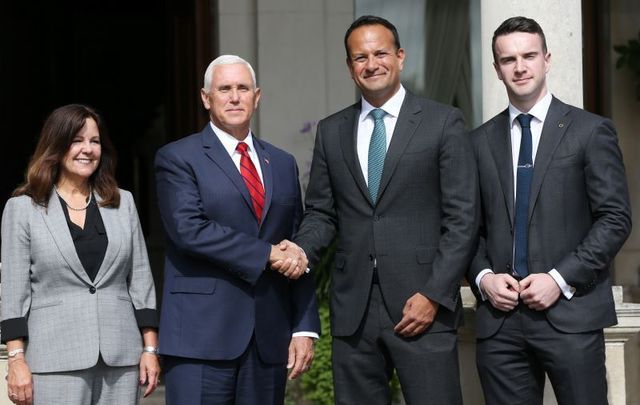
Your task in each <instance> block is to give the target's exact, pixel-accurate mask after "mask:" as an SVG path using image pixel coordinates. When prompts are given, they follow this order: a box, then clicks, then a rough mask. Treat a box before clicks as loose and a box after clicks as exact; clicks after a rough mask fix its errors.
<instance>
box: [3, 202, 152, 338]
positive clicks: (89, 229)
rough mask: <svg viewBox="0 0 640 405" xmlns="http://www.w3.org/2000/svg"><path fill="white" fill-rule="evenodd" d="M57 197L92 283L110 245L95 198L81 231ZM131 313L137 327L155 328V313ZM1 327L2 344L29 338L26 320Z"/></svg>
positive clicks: (15, 319)
mask: <svg viewBox="0 0 640 405" xmlns="http://www.w3.org/2000/svg"><path fill="white" fill-rule="evenodd" d="M58 197H59V198H60V205H62V212H64V216H65V218H66V219H67V224H68V225H69V232H71V239H73V244H74V246H75V248H76V253H77V254H78V258H79V259H80V263H81V264H82V267H84V270H85V271H86V272H87V275H88V276H89V278H90V279H91V281H94V280H95V278H96V275H97V274H98V270H100V266H101V265H102V261H103V260H104V255H105V254H106V252H107V245H108V243H109V240H108V238H107V232H106V230H105V228H104V223H103V222H102V216H101V215H100V210H99V209H98V204H97V203H96V199H95V196H93V197H92V199H91V203H89V206H88V207H87V215H86V217H85V220H84V229H83V228H80V227H79V226H78V225H76V224H75V223H74V222H73V221H71V219H70V218H69V209H68V208H67V203H66V202H65V201H64V200H63V199H62V197H60V196H58ZM134 312H135V317H136V322H137V323H138V327H140V328H144V327H151V328H157V327H158V315H157V312H156V310H155V309H148V308H143V309H134ZM0 326H1V330H2V339H1V341H2V342H3V343H5V342H6V341H8V340H13V339H17V338H25V339H26V338H28V336H29V331H28V327H27V319H26V318H25V317H20V318H12V319H6V320H4V321H2V322H0Z"/></svg>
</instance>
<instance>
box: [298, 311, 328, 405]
mask: <svg viewBox="0 0 640 405" xmlns="http://www.w3.org/2000/svg"><path fill="white" fill-rule="evenodd" d="M319 312H320V323H321V325H322V333H323V335H322V337H321V338H320V339H319V340H318V341H317V342H316V345H315V357H314V359H313V366H312V367H311V369H309V371H308V372H306V373H305V374H304V375H303V376H302V381H301V385H302V389H303V393H304V394H303V396H304V398H305V399H307V400H309V401H311V403H313V404H314V405H332V404H333V403H334V401H333V373H332V372H331V333H329V305H328V302H327V300H324V301H321V303H320V308H319Z"/></svg>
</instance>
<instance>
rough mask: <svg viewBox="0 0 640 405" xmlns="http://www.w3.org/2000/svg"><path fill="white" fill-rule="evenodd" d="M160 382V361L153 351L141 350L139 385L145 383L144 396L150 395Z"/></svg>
mask: <svg viewBox="0 0 640 405" xmlns="http://www.w3.org/2000/svg"><path fill="white" fill-rule="evenodd" d="M159 382H160V361H159V360H158V355H157V354H155V353H148V352H143V353H142V356H141V357H140V385H145V384H147V389H145V390H144V396H145V397H147V396H149V395H151V393H152V392H153V391H155V389H156V388H157V387H158V383H159Z"/></svg>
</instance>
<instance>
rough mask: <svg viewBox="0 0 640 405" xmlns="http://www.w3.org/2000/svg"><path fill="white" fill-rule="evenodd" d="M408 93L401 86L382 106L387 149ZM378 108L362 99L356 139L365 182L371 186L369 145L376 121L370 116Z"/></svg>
mask: <svg viewBox="0 0 640 405" xmlns="http://www.w3.org/2000/svg"><path fill="white" fill-rule="evenodd" d="M406 93H407V92H406V91H405V89H404V87H402V85H400V89H399V90H398V91H397V92H396V94H394V95H393V97H391V98H390V99H389V100H387V102H386V103H384V104H383V105H382V106H380V109H381V110H383V111H384V112H385V113H386V114H385V116H384V118H383V120H384V129H385V130H386V132H387V149H389V144H390V143H391V137H392V136H393V130H394V129H395V127H396V122H398V115H399V114H400V107H402V102H403V101H404V96H405V94H406ZM376 108H377V107H374V106H372V105H371V104H369V102H368V101H367V100H365V99H364V97H363V98H362V110H361V111H360V117H358V134H357V138H356V147H357V150H358V160H359V161H360V168H361V169H362V174H363V175H364V181H365V182H366V183H367V185H369V179H368V173H369V143H370V142H371V133H372V132H373V126H374V122H375V120H374V119H373V117H372V116H370V115H369V113H370V112H371V110H374V109H376Z"/></svg>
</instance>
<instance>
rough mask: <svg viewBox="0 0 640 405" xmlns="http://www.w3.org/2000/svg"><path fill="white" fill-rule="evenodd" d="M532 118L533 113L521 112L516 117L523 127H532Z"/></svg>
mask: <svg viewBox="0 0 640 405" xmlns="http://www.w3.org/2000/svg"><path fill="white" fill-rule="evenodd" d="M531 118H533V115H531V114H520V115H518V116H517V117H516V119H517V120H518V122H519V123H520V127H521V128H530V127H531Z"/></svg>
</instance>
